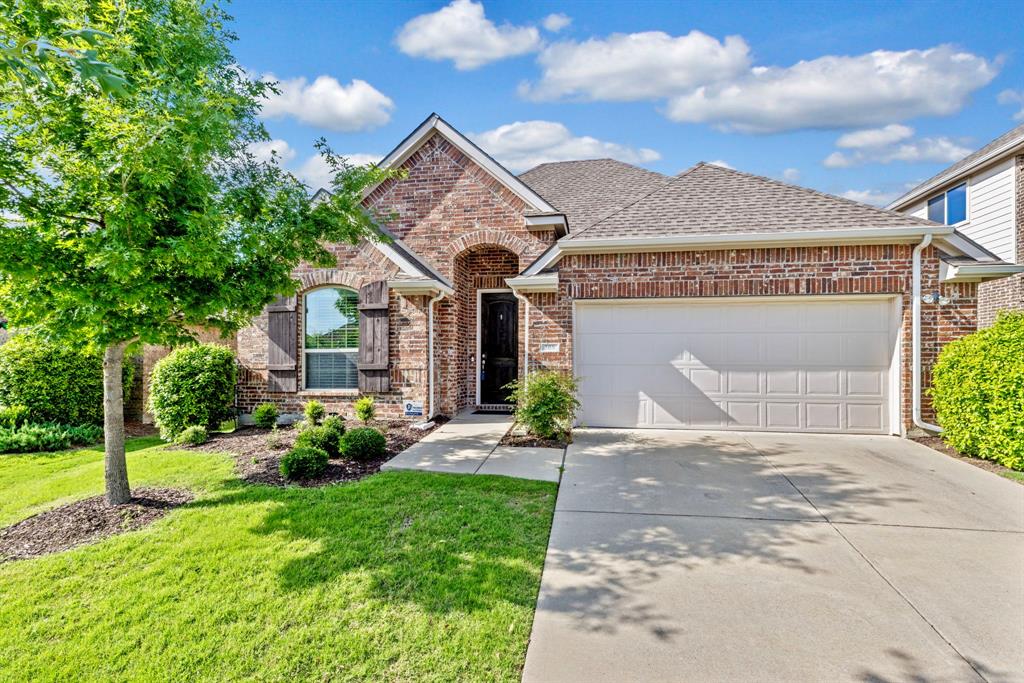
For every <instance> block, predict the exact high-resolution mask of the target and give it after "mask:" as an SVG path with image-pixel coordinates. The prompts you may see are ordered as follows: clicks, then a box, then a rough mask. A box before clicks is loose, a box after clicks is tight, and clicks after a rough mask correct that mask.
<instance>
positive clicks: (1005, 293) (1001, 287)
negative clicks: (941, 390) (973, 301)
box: [978, 154, 1024, 327]
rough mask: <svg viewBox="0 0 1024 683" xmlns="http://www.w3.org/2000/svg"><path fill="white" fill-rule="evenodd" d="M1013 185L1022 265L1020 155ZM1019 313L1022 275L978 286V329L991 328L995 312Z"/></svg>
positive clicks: (1023, 158) (1023, 166)
mask: <svg viewBox="0 0 1024 683" xmlns="http://www.w3.org/2000/svg"><path fill="white" fill-rule="evenodd" d="M1013 185H1014V187H1013V193H1014V208H1015V215H1014V223H1015V225H1014V230H1015V231H1016V232H1015V238H1016V242H1017V263H1024V154H1022V155H1020V156H1018V157H1017V159H1016V163H1015V170H1014V183H1013ZM1021 309H1024V273H1018V274H1017V275H1011V276H1010V277H1006V278H1002V279H1001V280H993V281H991V282H983V283H982V284H981V285H979V286H978V327H988V326H989V325H991V324H992V323H993V322H994V321H995V319H996V316H997V315H999V311H1006V310H1014V311H1018V310H1021Z"/></svg>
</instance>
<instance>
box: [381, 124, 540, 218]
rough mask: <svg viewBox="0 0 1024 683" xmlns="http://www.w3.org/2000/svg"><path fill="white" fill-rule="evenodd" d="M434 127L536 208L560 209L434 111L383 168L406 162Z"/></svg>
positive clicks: (389, 157)
mask: <svg viewBox="0 0 1024 683" xmlns="http://www.w3.org/2000/svg"><path fill="white" fill-rule="evenodd" d="M434 131H437V133H439V134H440V135H442V136H444V138H445V139H446V140H447V141H448V142H450V143H451V144H452V145H454V146H455V147H456V148H458V150H459V151H460V152H462V153H463V154H465V155H466V156H468V157H469V158H470V159H472V160H473V162H474V163H475V164H476V165H477V166H479V167H480V168H482V169H484V170H485V171H487V172H488V173H490V174H491V175H492V176H494V178H495V179H497V180H498V181H499V182H501V183H502V184H503V185H505V187H507V188H508V189H509V190H511V191H512V192H513V193H514V194H515V195H517V196H518V197H519V198H520V199H522V200H523V201H524V202H526V203H527V204H529V205H530V206H531V207H533V208H534V209H535V210H537V211H543V212H545V213H557V212H558V209H556V208H555V207H553V206H551V205H550V204H548V203H547V201H545V200H544V198H543V197H541V196H540V195H539V194H537V193H536V192H534V191H533V190H532V189H530V187H529V186H528V185H527V184H526V183H524V182H523V181H522V180H520V179H519V178H517V177H516V176H515V175H513V174H512V173H511V172H510V171H509V170H508V169H506V168H505V167H504V166H502V165H501V164H499V163H498V162H497V161H495V160H494V159H492V158H491V157H489V156H487V154H486V153H485V152H484V151H483V150H481V149H480V148H479V147H477V146H476V145H475V144H473V142H472V141H471V140H470V139H469V138H467V137H466V136H465V135H463V134H462V133H460V132H459V131H457V130H456V129H455V128H454V127H453V126H452V125H451V124H449V123H448V122H447V121H445V120H444V119H442V118H441V117H440V116H438V115H437V114H431V115H430V116H428V117H427V120H426V121H424V122H423V123H421V124H420V125H419V127H417V128H416V130H414V131H413V132H412V133H411V134H410V135H409V136H408V137H406V138H405V140H403V141H402V142H400V143H399V144H398V147H395V148H394V149H393V150H392V151H391V153H390V154H388V155H387V156H386V157H384V159H382V160H381V162H380V164H378V166H379V167H380V168H392V167H397V166H400V165H402V164H403V163H404V162H405V160H406V159H408V158H409V157H410V156H412V155H413V153H414V152H415V151H416V150H417V149H419V147H420V145H421V144H422V143H423V142H424V141H425V140H426V138H427V137H428V136H429V135H430V134H431V133H432V132H434ZM375 189H377V185H372V186H370V187H368V188H366V189H365V190H364V191H363V197H367V196H369V195H370V194H371V193H372V192H373V191H374V190H375Z"/></svg>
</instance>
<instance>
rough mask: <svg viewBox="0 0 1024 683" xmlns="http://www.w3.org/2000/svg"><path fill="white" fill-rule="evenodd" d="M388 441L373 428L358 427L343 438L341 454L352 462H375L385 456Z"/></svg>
mask: <svg viewBox="0 0 1024 683" xmlns="http://www.w3.org/2000/svg"><path fill="white" fill-rule="evenodd" d="M387 445H388V442H387V439H385V438H384V435H383V434H381V433H380V432H378V431H377V430H376V429H374V428H373V427H356V428H355V429H350V430H348V431H347V432H345V435H344V436H343V437H341V454H342V455H343V456H345V457H346V458H351V459H352V460H373V459H375V458H380V457H382V456H383V455H384V449H385V448H386V447H387Z"/></svg>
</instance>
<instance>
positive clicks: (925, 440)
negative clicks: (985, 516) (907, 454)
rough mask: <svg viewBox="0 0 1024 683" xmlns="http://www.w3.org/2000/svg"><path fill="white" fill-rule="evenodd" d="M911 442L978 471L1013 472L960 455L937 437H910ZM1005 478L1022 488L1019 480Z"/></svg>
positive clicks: (988, 462)
mask: <svg viewBox="0 0 1024 683" xmlns="http://www.w3.org/2000/svg"><path fill="white" fill-rule="evenodd" d="M911 440H912V441H916V442H918V443H920V444H924V445H925V446H928V448H931V449H932V450H935V451H938V452H939V453H942V454H944V455H948V456H949V457H951V458H956V459H957V460H962V461H963V462H966V463H969V464H971V465H974V466H975V467H977V468H979V469H983V470H987V471H989V472H994V473H995V474H999V475H1002V474H1005V473H1007V472H1012V471H1013V470H1011V469H1008V468H1006V467H1003V466H1002V465H1000V464H999V463H997V462H992V461H991V460H984V459H982V458H974V457H971V456H969V455H964V454H963V453H961V452H960V451H958V450H957V449H955V448H953V447H952V446H950V445H949V444H948V443H946V442H945V441H943V440H942V438H941V437H938V436H915V437H911ZM1005 478H1006V479H1009V480H1010V481H1015V482H1017V483H1018V484H1021V485H1022V486H1024V481H1021V480H1019V479H1014V478H1012V477H1005Z"/></svg>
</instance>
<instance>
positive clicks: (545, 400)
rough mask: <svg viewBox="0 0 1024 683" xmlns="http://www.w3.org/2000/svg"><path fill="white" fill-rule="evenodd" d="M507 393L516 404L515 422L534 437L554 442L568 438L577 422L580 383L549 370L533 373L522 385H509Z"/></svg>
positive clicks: (517, 381)
mask: <svg viewBox="0 0 1024 683" xmlns="http://www.w3.org/2000/svg"><path fill="white" fill-rule="evenodd" d="M506 389H509V390H510V391H511V394H510V398H511V400H512V401H513V402H514V403H515V404H516V422H519V423H520V424H522V425H523V426H525V427H526V429H527V430H528V431H529V432H530V434H532V435H534V436H538V437H540V438H543V439H553V438H556V437H559V436H562V435H564V434H567V433H568V432H569V430H570V429H571V428H572V423H573V420H574V419H576V411H577V410H579V407H580V402H579V401H578V400H577V399H576V392H577V391H578V389H579V381H578V380H577V379H576V378H575V377H573V376H572V375H568V374H565V373H561V372H555V371H551V370H546V371H541V372H535V373H533V374H531V375H530V376H529V378H528V379H527V380H525V381H520V380H516V381H515V382H511V383H510V384H509V385H508V386H507V387H506Z"/></svg>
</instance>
